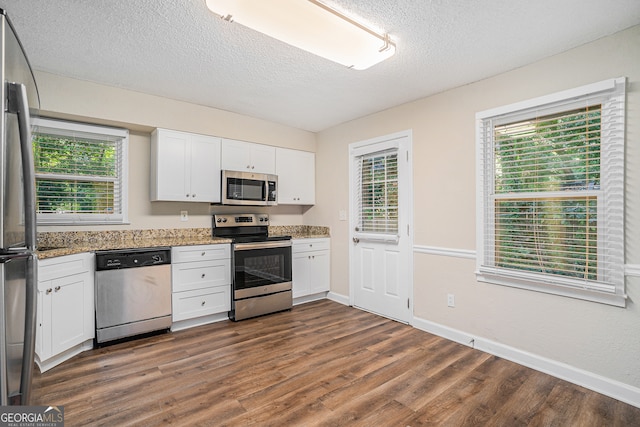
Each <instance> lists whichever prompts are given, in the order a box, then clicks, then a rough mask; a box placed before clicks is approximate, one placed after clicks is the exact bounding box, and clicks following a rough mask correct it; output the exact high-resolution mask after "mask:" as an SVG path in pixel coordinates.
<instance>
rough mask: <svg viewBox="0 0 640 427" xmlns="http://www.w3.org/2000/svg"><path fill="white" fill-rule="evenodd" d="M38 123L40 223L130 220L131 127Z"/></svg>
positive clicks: (35, 144) (35, 142) (35, 135)
mask: <svg viewBox="0 0 640 427" xmlns="http://www.w3.org/2000/svg"><path fill="white" fill-rule="evenodd" d="M35 125H36V128H35V131H34V133H33V148H34V161H35V171H36V194H37V203H36V205H37V216H38V223H40V224H48V223H50V224H65V223H68V224H75V223H91V224H102V223H123V222H126V217H127V215H126V213H127V212H126V206H127V200H126V196H127V192H126V167H127V144H128V131H127V130H125V129H117V128H107V127H102V126H93V125H87V124H82V123H72V122H63V121H57V120H49V119H38V120H37V121H36V122H35Z"/></svg>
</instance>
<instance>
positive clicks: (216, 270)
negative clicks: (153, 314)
mask: <svg viewBox="0 0 640 427" xmlns="http://www.w3.org/2000/svg"><path fill="white" fill-rule="evenodd" d="M171 284H172V287H173V294H172V304H173V307H172V311H173V322H174V324H173V326H172V328H171V329H172V330H178V329H182V328H184V327H190V326H196V325H199V324H204V323H209V322H211V321H214V320H220V319H221V318H224V317H225V316H227V314H228V313H227V312H228V311H229V310H231V247H230V245H228V244H220V245H198V246H178V247H174V248H172V249H171ZM216 315H221V316H216Z"/></svg>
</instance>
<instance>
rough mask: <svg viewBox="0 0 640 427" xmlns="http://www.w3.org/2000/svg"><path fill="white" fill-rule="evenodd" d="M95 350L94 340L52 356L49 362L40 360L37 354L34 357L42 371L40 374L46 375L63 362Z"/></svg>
mask: <svg viewBox="0 0 640 427" xmlns="http://www.w3.org/2000/svg"><path fill="white" fill-rule="evenodd" d="M92 348H93V339H90V340H86V341H84V342H82V343H80V344H77V345H74V346H73V347H71V348H70V349H67V350H65V351H63V352H62V353H59V354H56V355H54V356H51V357H50V358H48V359H47V360H40V357H38V355H37V354H36V355H35V357H34V361H35V362H36V365H38V368H39V369H40V373H45V372H47V371H48V370H49V369H51V368H55V367H56V366H58V365H59V364H61V363H62V362H66V361H67V360H69V359H71V358H72V357H74V356H77V355H78V354H80V353H82V352H85V351H87V350H91V349H92Z"/></svg>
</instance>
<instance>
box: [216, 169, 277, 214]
mask: <svg viewBox="0 0 640 427" xmlns="http://www.w3.org/2000/svg"><path fill="white" fill-rule="evenodd" d="M222 203H223V204H225V205H251V206H257V205H266V204H267V181H266V179H265V177H264V175H263V174H255V173H250V172H236V171H222Z"/></svg>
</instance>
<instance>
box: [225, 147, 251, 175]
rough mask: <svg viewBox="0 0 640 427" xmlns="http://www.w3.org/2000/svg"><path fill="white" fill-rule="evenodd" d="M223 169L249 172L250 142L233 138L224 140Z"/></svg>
mask: <svg viewBox="0 0 640 427" xmlns="http://www.w3.org/2000/svg"><path fill="white" fill-rule="evenodd" d="M221 165H222V169H224V170H232V171H243V172H247V171H250V170H251V149H250V148H249V143H248V142H244V141H235V140H233V139H223V140H222V163H221Z"/></svg>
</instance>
